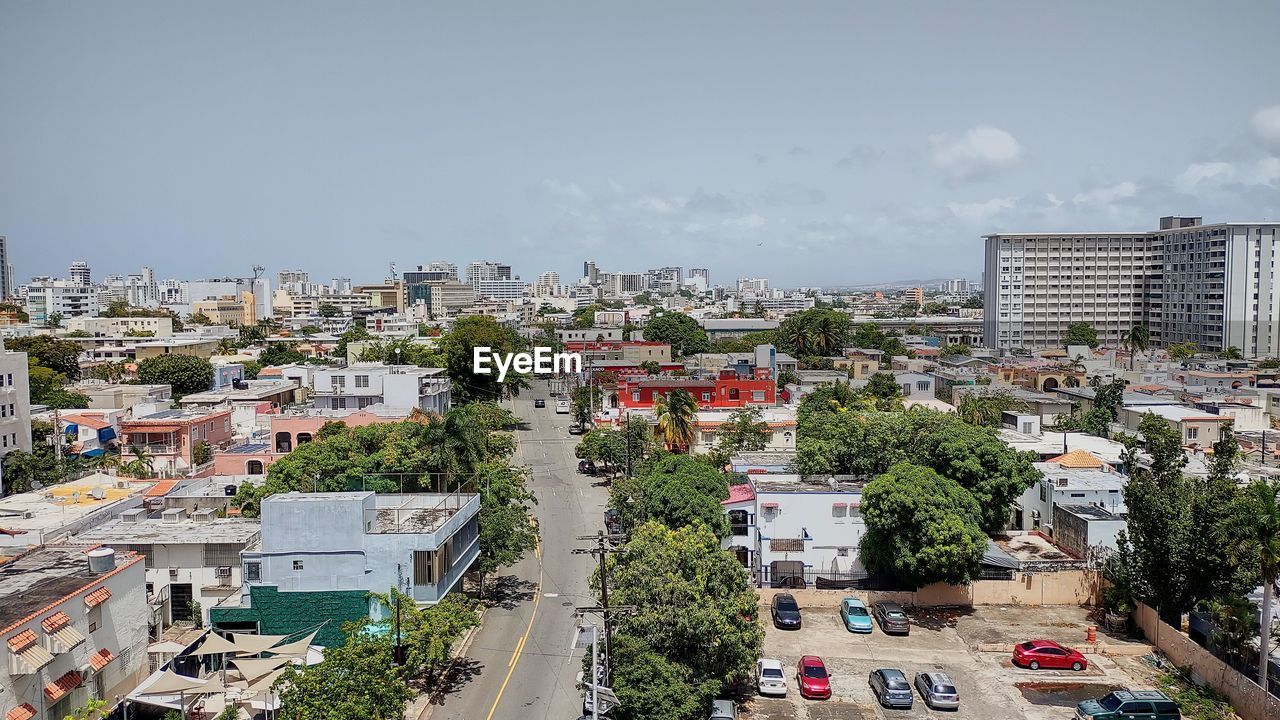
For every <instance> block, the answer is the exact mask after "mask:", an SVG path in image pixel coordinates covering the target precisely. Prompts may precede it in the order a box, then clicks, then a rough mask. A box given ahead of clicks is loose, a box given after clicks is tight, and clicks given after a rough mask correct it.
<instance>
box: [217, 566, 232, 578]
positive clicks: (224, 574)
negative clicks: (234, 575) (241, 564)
mask: <svg viewBox="0 0 1280 720" xmlns="http://www.w3.org/2000/svg"><path fill="white" fill-rule="evenodd" d="M213 574H214V575H215V576H217V577H220V578H229V577H231V568H229V567H220V568H218V569H216V570H214V573H213Z"/></svg>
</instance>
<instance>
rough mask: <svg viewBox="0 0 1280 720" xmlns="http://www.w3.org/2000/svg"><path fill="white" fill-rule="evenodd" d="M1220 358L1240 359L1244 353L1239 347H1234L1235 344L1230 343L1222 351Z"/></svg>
mask: <svg viewBox="0 0 1280 720" xmlns="http://www.w3.org/2000/svg"><path fill="white" fill-rule="evenodd" d="M1222 359H1224V360H1242V359H1244V354H1243V353H1241V352H1240V348H1238V347H1236V346H1235V345H1230V346H1228V347H1227V349H1226V350H1223V351H1222Z"/></svg>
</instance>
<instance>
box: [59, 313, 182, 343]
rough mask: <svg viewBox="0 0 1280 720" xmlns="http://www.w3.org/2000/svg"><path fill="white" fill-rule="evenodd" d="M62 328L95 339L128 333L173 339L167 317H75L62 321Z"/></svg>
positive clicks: (171, 321)
mask: <svg viewBox="0 0 1280 720" xmlns="http://www.w3.org/2000/svg"><path fill="white" fill-rule="evenodd" d="M62 327H63V328H65V329H66V330H67V331H69V332H87V333H89V334H90V335H93V336H95V337H97V336H108V337H121V336H124V335H127V334H129V333H135V334H137V333H142V334H144V335H147V336H148V337H157V338H167V337H173V318H167V317H77V318H68V319H67V320H65V321H63V323H62ZM148 334H149V335H148Z"/></svg>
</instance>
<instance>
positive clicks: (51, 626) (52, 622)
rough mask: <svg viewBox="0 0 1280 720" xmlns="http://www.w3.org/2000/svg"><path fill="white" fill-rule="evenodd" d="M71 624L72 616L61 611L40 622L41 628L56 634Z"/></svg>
mask: <svg viewBox="0 0 1280 720" xmlns="http://www.w3.org/2000/svg"><path fill="white" fill-rule="evenodd" d="M70 624H71V616H69V615H67V614H66V613H64V612H62V611H61V610H59V611H58V612H56V613H54V614H52V615H50V616H49V617H47V618H45V619H43V620H41V621H40V627H42V628H44V631H45V632H47V633H53V632H56V631H57V630H58V629H59V628H61V627H62V626H64V625H70Z"/></svg>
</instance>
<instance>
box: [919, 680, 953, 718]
mask: <svg viewBox="0 0 1280 720" xmlns="http://www.w3.org/2000/svg"><path fill="white" fill-rule="evenodd" d="M916 690H917V691H918V692H919V693H920V697H921V698H924V704H925V705H928V706H929V707H931V708H933V709H935V710H959V709H960V692H959V691H958V690H956V684H955V683H953V682H951V678H949V677H947V675H946V673H940V672H922V673H916Z"/></svg>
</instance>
